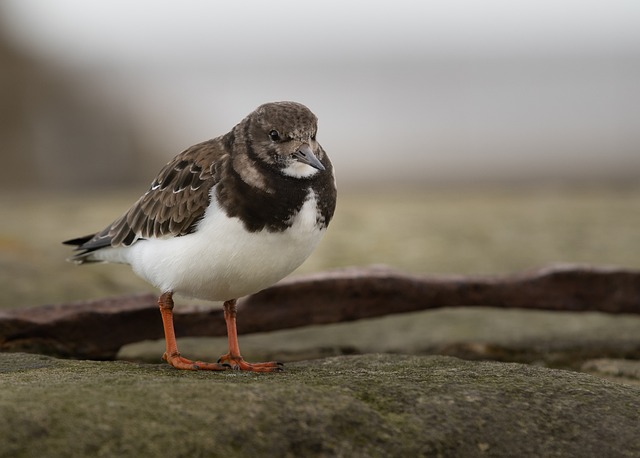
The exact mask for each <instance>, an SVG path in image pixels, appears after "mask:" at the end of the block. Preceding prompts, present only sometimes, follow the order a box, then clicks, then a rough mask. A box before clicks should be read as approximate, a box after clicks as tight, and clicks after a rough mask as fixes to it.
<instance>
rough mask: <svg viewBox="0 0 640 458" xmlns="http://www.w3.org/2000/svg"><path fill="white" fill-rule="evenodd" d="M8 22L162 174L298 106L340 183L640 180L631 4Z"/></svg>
mask: <svg viewBox="0 0 640 458" xmlns="http://www.w3.org/2000/svg"><path fill="white" fill-rule="evenodd" d="M0 14H2V22H3V24H2V27H3V29H5V30H6V31H7V32H8V33H9V35H10V36H11V37H12V38H13V40H14V42H15V43H16V46H19V47H21V48H22V49H24V50H26V51H27V52H28V53H31V54H32V55H34V56H37V57H38V58H41V59H44V60H46V61H48V62H50V63H51V64H52V65H55V66H56V67H58V68H60V69H61V71H62V72H66V73H67V74H68V75H71V76H72V77H73V78H74V79H77V80H78V90H79V91H87V92H89V91H91V92H92V93H95V94H96V97H99V98H101V99H103V100H104V101H105V102H107V103H111V104H113V105H115V106H118V107H120V108H122V109H123V110H124V112H126V113H127V114H128V115H130V116H131V118H132V121H131V122H132V123H133V126H134V128H136V129H140V130H141V131H143V132H145V134H146V135H147V136H149V137H151V138H154V141H156V142H157V148H158V151H159V154H162V155H164V156H167V157H170V156H173V155H174V154H176V153H177V152H179V151H180V150H181V149H182V148H184V147H186V146H188V145H190V144H193V143H196V142H197V141H201V140H204V139H206V138H210V137H213V136H217V135H219V134H222V133H224V132H226V131H227V130H228V129H229V128H230V127H232V126H233V125H234V124H235V123H236V122H238V121H239V120H240V119H241V118H242V117H244V116H245V115H246V114H247V113H248V112H249V111H250V110H252V109H253V108H255V107H256V106H257V105H259V104H261V103H263V102H266V101H271V100H283V99H289V100H297V101H300V102H302V103H305V104H307V105H308V106H309V107H310V108H311V109H312V110H313V111H315V112H316V114H317V115H318V116H319V118H320V130H319V134H318V136H319V139H320V141H321V143H323V145H324V146H325V149H327V150H329V152H330V153H333V154H332V157H333V158H334V163H336V166H337V168H339V170H341V171H342V173H343V174H344V175H345V176H350V177H359V176H367V177H376V176H380V175H384V174H390V173H391V174H397V175H398V176H402V175H403V174H408V175H409V176H410V177H411V178H413V179H416V178H418V179H419V178H420V177H423V176H424V177H426V178H427V179H428V178H433V179H436V178H438V177H441V176H447V175H451V176H455V175H456V174H462V175H465V176H473V175H474V174H477V175H478V176H489V177H491V176H492V175H495V176H498V175H500V176H509V175H512V176H516V177H517V176H518V174H522V175H523V176H524V175H526V174H527V173H534V172H535V173H537V174H542V175H544V174H545V173H546V171H550V172H549V173H554V174H556V175H558V176H559V177H563V176H567V177H571V176H573V175H575V174H580V173H583V172H584V173H587V172H588V173H587V175H588V174H589V173H592V174H594V175H595V176H597V175H598V173H609V172H612V173H618V172H619V173H627V172H629V171H631V172H633V173H638V174H640V2H639V1H636V0H629V1H616V0H612V1H606V0H603V1H553V0H541V1H506V0H505V1H499V0H486V1H480V0H453V1H429V2H420V1H413V2H411V1H394V2H366V1H337V0H330V1H322V2H299V1H292V0H291V1H282V0H277V1H269V2H264V1H243V2H210V1H204V0H202V1H181V2H175V1H157V0H155V1H154V0H145V1H139V0H138V1H135V2H134V1H126V0H111V1H108V2H105V1H95V0H94V1H89V0H47V1H41V0H4V1H3V2H2V3H1V4H0ZM587 169H588V170H587ZM585 170H586V171H587V172H585ZM589 170H590V172H589ZM634 171H635V172H634Z"/></svg>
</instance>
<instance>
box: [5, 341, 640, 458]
mask: <svg viewBox="0 0 640 458" xmlns="http://www.w3.org/2000/svg"><path fill="white" fill-rule="evenodd" d="M0 412H1V415H0V456H12V457H13V456H25V457H30V456H38V457H40V456H48V457H57V456H65V457H66V456H120V457H126V456H136V457H139V456H225V457H229V456H536V457H538V456H599V457H607V456H640V435H638V434H637V432H638V429H637V428H638V424H639V422H640V387H635V386H625V385H620V384H615V383H611V382H609V381H607V380H602V379H600V378H596V377H593V376H590V375H586V374H580V373H574V372H568V371H562V370H554V369H546V368H540V367H534V366H527V365H521V364H513V363H496V362H472V361H463V360H459V359H456V358H451V357H442V356H431V357H425V356H400V355H397V356H390V355H365V356H351V357H345V356H342V357H335V358H328V359H323V360H317V361H313V362H301V363H294V364H290V365H289V366H288V367H287V371H286V372H284V373H282V374H271V375H260V374H249V373H238V372H222V373H206V372H180V371H176V370H174V369H172V368H170V367H169V366H167V365H150V364H133V363H127V362H122V361H117V362H96V361H69V360H57V359H54V358H51V357H46V356H38V355H27V354H20V353H15V354H0Z"/></svg>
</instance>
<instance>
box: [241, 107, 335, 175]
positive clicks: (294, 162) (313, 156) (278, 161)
mask: <svg viewBox="0 0 640 458" xmlns="http://www.w3.org/2000/svg"><path fill="white" fill-rule="evenodd" d="M248 121H249V129H250V136H251V140H252V143H253V146H254V151H255V153H256V154H257V155H258V157H259V159H260V160H262V161H264V162H266V163H267V164H269V165H271V166H273V167H275V168H277V169H278V170H279V171H280V172H281V173H282V174H283V175H286V176H289V177H293V178H309V177H312V176H314V175H316V174H317V173H321V172H323V171H324V170H325V169H326V166H325V164H323V162H325V161H328V159H326V158H325V156H326V155H325V152H324V150H323V149H322V147H321V146H320V144H319V143H318V142H317V141H316V132H317V130H318V118H316V116H315V115H314V114H313V113H312V112H311V110H309V109H308V108H307V107H305V106H304V105H302V104H300V103H296V102H272V103H266V104H264V105H261V106H259V107H258V108H257V109H256V110H255V111H254V112H253V113H251V114H250V115H249V119H248Z"/></svg>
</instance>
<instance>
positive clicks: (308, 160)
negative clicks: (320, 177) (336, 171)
mask: <svg viewBox="0 0 640 458" xmlns="http://www.w3.org/2000/svg"><path fill="white" fill-rule="evenodd" d="M293 155H294V156H295V157H296V158H298V160H299V161H300V162H302V163H303V164H308V165H310V166H311V167H313V168H314V169H318V170H325V168H324V165H322V162H320V161H319V160H318V158H317V157H316V155H315V154H313V151H311V147H310V146H309V145H307V144H306V143H303V144H302V146H300V148H298V151H296V152H295V153H293Z"/></svg>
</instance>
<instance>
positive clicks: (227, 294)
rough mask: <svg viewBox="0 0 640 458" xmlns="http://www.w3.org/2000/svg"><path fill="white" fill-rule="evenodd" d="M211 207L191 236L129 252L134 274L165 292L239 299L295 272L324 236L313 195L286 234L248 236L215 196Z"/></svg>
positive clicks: (146, 243)
mask: <svg viewBox="0 0 640 458" xmlns="http://www.w3.org/2000/svg"><path fill="white" fill-rule="evenodd" d="M212 192H213V190H212ZM211 202H212V203H211V205H210V206H209V208H208V209H207V211H206V212H205V215H204V218H203V219H202V221H200V223H199V225H198V229H197V231H196V232H194V233H193V234H189V235H184V236H181V237H172V238H167V239H151V240H145V241H140V242H138V243H135V244H134V245H132V246H131V247H129V248H128V249H127V253H126V257H127V262H128V263H129V264H131V266H132V268H133V270H134V271H135V272H136V273H137V274H138V275H140V276H141V277H142V278H144V279H146V280H147V281H149V282H150V283H151V284H153V285H155V286H156V287H158V288H160V289H161V290H162V291H174V292H176V293H180V294H184V295H187V296H191V297H196V298H199V299H205V300H212V301H222V300H229V299H235V298H238V297H241V296H246V295H247V294H252V293H255V292H257V291H260V290H262V289H264V288H266V287H268V286H271V285H272V284H274V283H276V282H277V281H279V280H281V279H282V278H284V277H285V276H287V275H288V274H289V273H291V272H293V271H294V270H295V269H296V268H297V267H298V266H300V264H302V263H303V262H304V260H305V259H307V257H309V255H310V254H311V252H312V251H313V250H314V248H315V247H316V245H317V244H318V242H319V241H320V239H321V238H322V235H323V233H324V230H322V229H319V228H318V225H317V218H318V208H317V202H316V196H315V193H314V192H313V191H311V190H309V194H308V195H307V198H306V200H305V202H304V204H303V206H302V208H301V209H300V211H299V212H298V213H297V214H296V215H294V216H293V221H292V225H291V227H290V228H288V229H287V230H285V231H283V232H268V231H267V230H266V229H264V230H262V231H260V232H247V231H246V229H245V228H244V226H243V224H242V222H241V221H240V219H239V218H229V217H227V215H226V214H225V213H224V211H223V210H222V209H221V208H220V207H219V206H218V204H217V201H216V199H215V197H214V196H213V195H212V198H211Z"/></svg>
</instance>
